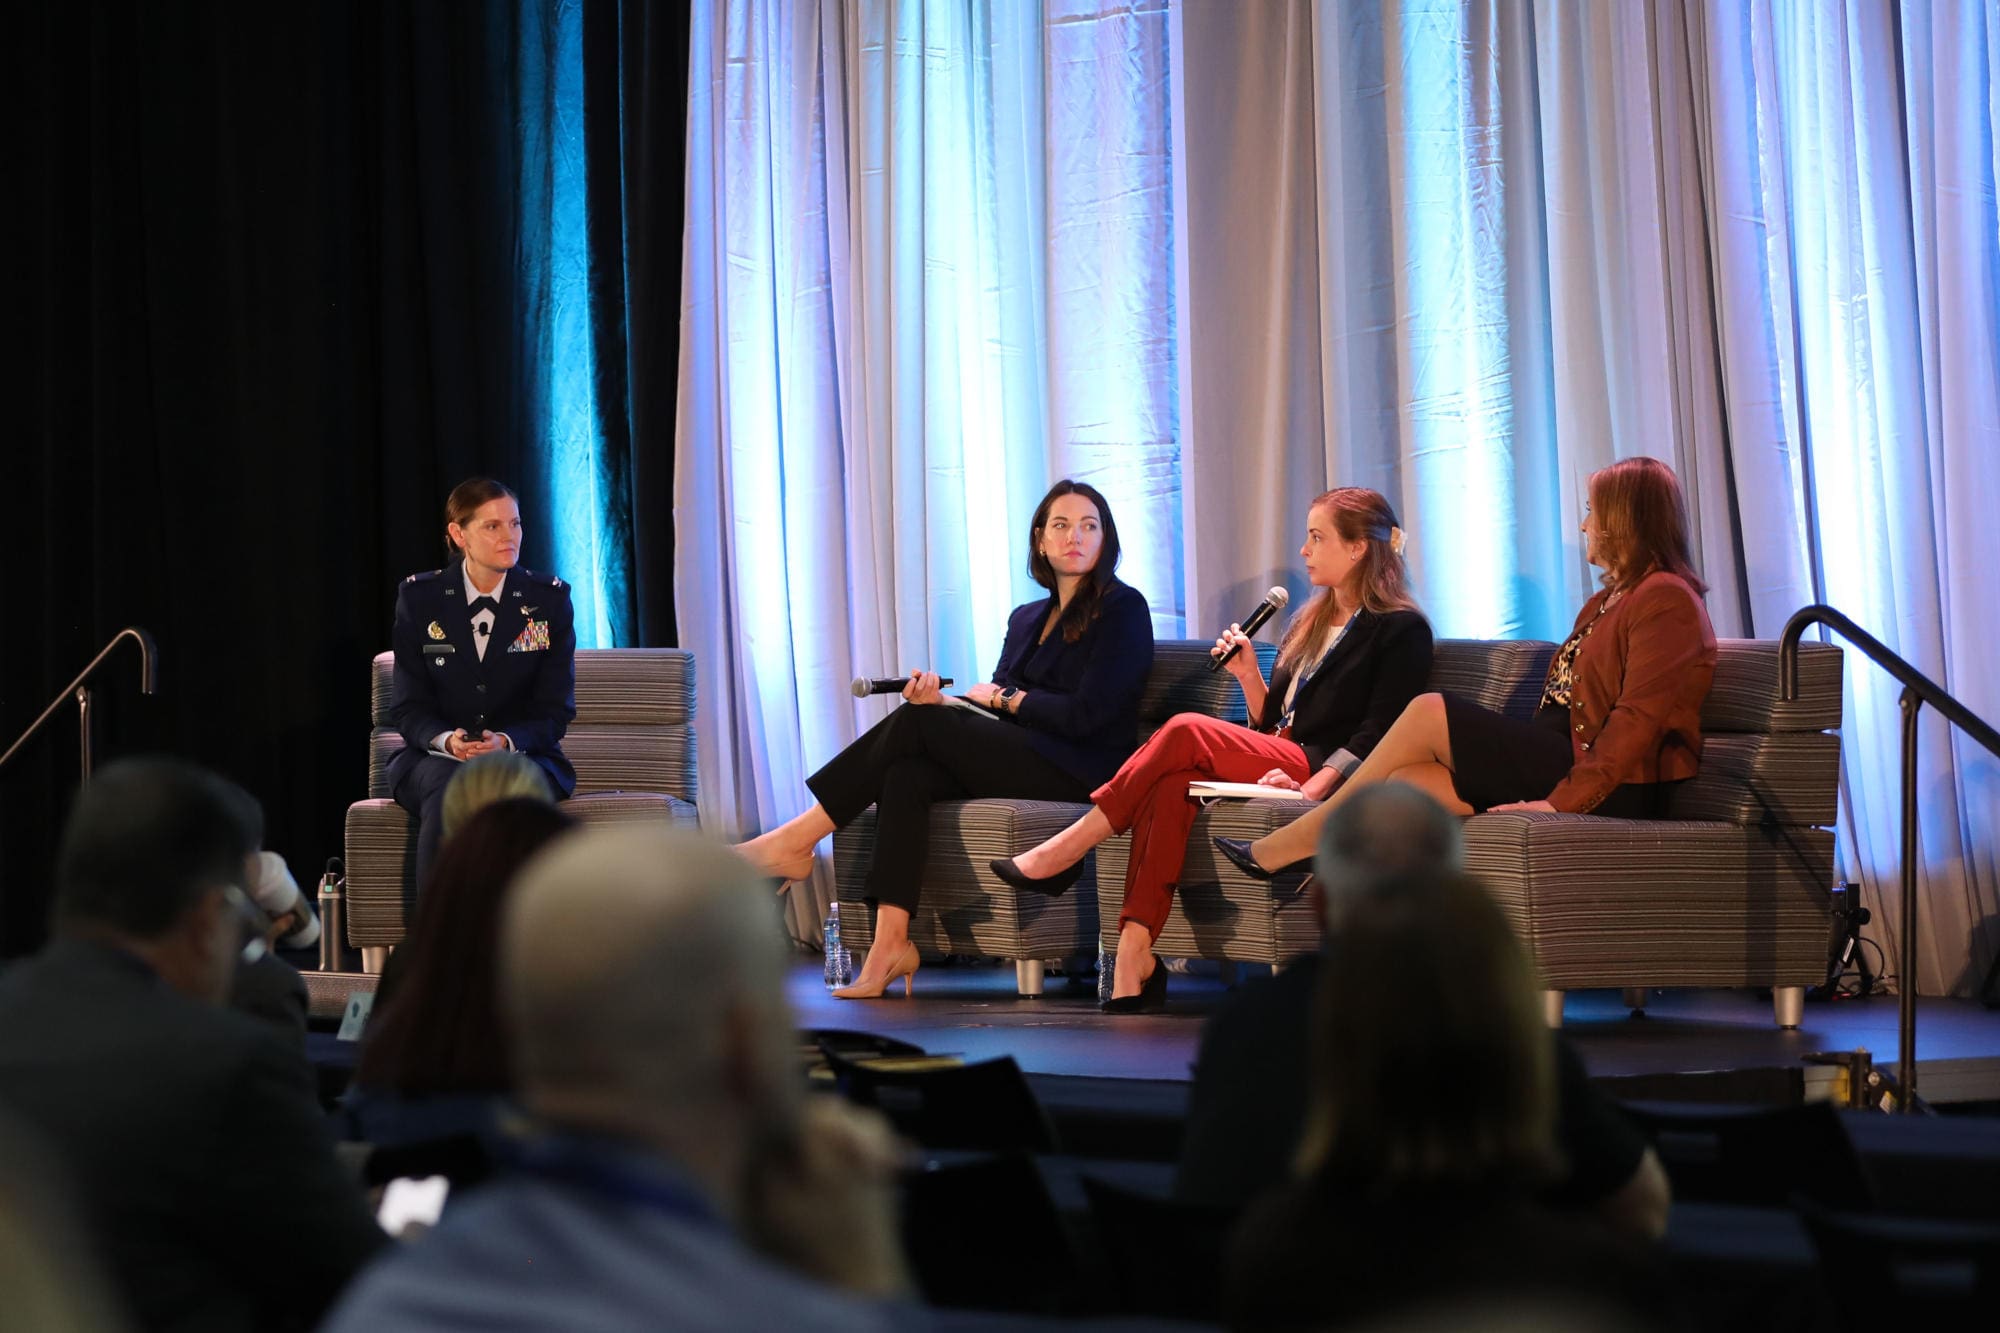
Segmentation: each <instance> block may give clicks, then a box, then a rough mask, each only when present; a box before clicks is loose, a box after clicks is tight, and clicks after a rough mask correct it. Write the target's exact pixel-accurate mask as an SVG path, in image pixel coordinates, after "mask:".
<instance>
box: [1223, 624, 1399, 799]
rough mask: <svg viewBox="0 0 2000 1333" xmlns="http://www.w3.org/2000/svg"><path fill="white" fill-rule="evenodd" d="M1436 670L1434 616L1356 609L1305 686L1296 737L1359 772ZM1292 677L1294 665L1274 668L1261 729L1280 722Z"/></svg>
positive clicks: (1311, 752)
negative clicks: (1432, 629)
mask: <svg viewBox="0 0 2000 1333" xmlns="http://www.w3.org/2000/svg"><path fill="white" fill-rule="evenodd" d="M1430 678H1431V622H1430V621H1428V620H1425V619H1424V617H1423V613H1422V612H1420V611H1383V612H1374V611H1356V612H1355V613H1354V619H1353V620H1351V621H1349V622H1348V625H1347V633H1345V634H1343V635H1341V636H1340V642H1339V643H1337V644H1335V645H1334V648H1333V652H1332V653H1330V654H1329V655H1328V656H1327V660H1326V662H1325V664H1324V665H1322V666H1321V667H1320V669H1319V670H1318V671H1316V672H1314V673H1313V677H1312V679H1311V680H1308V681H1307V682H1306V683H1305V684H1304V685H1302V686H1300V687H1299V697H1298V700H1297V706H1296V707H1295V708H1294V709H1293V710H1292V739H1293V740H1295V741H1297V742H1298V743H1299V745H1300V746H1302V747H1303V748H1304V749H1305V752H1306V762H1308V763H1310V764H1311V765H1312V766H1313V767H1314V768H1315V769H1317V768H1319V767H1320V766H1321V765H1322V764H1324V763H1326V761H1327V760H1328V759H1333V760H1334V761H1335V765H1334V766H1335V767H1337V768H1339V769H1340V771H1341V772H1343V773H1351V772H1353V771H1354V769H1355V767H1356V766H1357V765H1359V764H1360V763H1361V761H1362V760H1363V759H1366V758H1367V757H1368V754H1369V752H1370V751H1371V750H1373V749H1374V748H1375V743H1376V742H1377V741H1379V740H1381V739H1382V733H1383V732H1385V731H1387V730H1388V729H1389V724H1390V723H1392V722H1394V721H1395V720H1396V718H1397V716H1398V715H1400V714H1401V713H1402V711H1403V710H1404V709H1405V708H1407V707H1409V703H1410V700H1412V699H1414V698H1416V697H1417V696H1418V695H1419V694H1421V693H1423V691H1424V686H1425V685H1427V684H1428V683H1429V682H1430ZM1291 681H1292V671H1291V668H1290V667H1279V668H1278V669H1277V670H1276V671H1274V672H1272V673H1271V687H1270V690H1269V691H1268V692H1267V693H1266V694H1265V695H1264V712H1263V715H1262V716H1261V717H1259V718H1258V719H1257V728H1258V730H1260V731H1273V730H1275V729H1276V728H1277V725H1278V719H1279V718H1281V717H1283V716H1284V712H1285V690H1286V689H1287V687H1289V686H1290V684H1291Z"/></svg>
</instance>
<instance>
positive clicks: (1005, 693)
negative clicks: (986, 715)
mask: <svg viewBox="0 0 2000 1333" xmlns="http://www.w3.org/2000/svg"><path fill="white" fill-rule="evenodd" d="M1020 692H1021V689H1020V687H1019V686H1017V685H1009V686H1008V687H1007V688H1006V689H1004V690H1002V691H1000V711H1001V712H1003V713H1011V712H1013V711H1014V710H1013V709H1011V708H1009V707H1008V706H1007V703H1008V701H1009V700H1010V699H1012V698H1013V697H1014V696H1015V695H1017V694H1019V693H1020Z"/></svg>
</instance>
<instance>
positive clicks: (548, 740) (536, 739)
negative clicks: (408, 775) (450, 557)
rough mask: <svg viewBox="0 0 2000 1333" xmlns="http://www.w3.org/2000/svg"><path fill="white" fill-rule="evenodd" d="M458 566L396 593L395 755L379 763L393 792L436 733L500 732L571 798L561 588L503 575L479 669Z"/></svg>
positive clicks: (567, 611)
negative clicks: (385, 765)
mask: <svg viewBox="0 0 2000 1333" xmlns="http://www.w3.org/2000/svg"><path fill="white" fill-rule="evenodd" d="M461 569H462V567H461V566H460V565H448V566H446V567H445V568H443V569H434V570H432V571H430V572H429V573H428V574H412V575H410V577H408V578H407V579H404V580H403V582H402V584H401V585H400V586H399V587H398V588H397V590H396V625H395V628H394V629H393V630H392V631H391V632H390V636H389V642H390V646H391V647H392V648H394V649H395V652H396V673H395V680H394V688H393V690H392V692H391V694H390V698H389V721H390V723H391V724H392V725H393V726H394V727H395V728H396V730H397V731H400V732H401V733H403V748H402V749H401V750H399V751H397V752H396V754H395V755H394V756H392V757H391V758H390V760H389V781H390V784H391V785H392V786H393V785H394V784H395V782H396V781H397V780H398V779H399V778H400V777H401V776H402V773H403V771H404V770H405V769H406V768H408V767H409V766H410V765H412V764H415V763H417V762H418V761H419V760H421V759H422V758H423V756H424V754H425V753H426V752H427V751H428V750H429V749H430V746H431V742H432V741H433V740H435V739H437V737H438V735H439V733H441V732H446V731H456V730H457V729H458V728H460V727H463V728H465V729H466V730H467V731H469V732H472V733H473V734H475V735H477V734H478V733H479V732H482V731H504V732H506V733H507V738H508V739H509V740H511V741H513V742H514V748H515V749H516V750H519V751H520V752H521V753H522V754H524V755H527V756H528V757H529V758H530V759H532V760H534V761H535V762H536V763H538V764H540V765H541V766H542V770H543V771H544V772H546V773H547V774H548V775H549V780H550V781H551V782H553V783H555V785H556V788H557V790H559V791H561V792H562V794H563V795H565V796H568V795H569V794H570V793H572V792H574V791H575V790H576V769H575V768H574V767H573V766H572V765H571V764H570V762H569V756H567V755H565V754H564V753H563V752H562V738H563V733H564V732H565V731H567V730H568V729H569V724H570V720H571V719H572V718H574V717H575V716H576V620H575V613H574V612H573V611H572V610H571V608H570V602H569V587H568V585H566V584H565V583H564V582H563V581H562V580H561V579H559V578H556V577H555V576H554V575H552V574H537V573H535V572H534V571H533V570H529V569H511V570H509V571H507V582H506V583H505V584H504V585H503V586H502V588H501V595H500V602H501V605H500V610H499V612H498V613H497V614H496V615H495V616H494V619H493V636H492V642H491V643H489V644H487V645H486V657H485V658H484V660H482V659H481V658H480V656H479V650H478V649H477V648H476V647H475V646H474V644H473V633H472V616H471V614H470V613H469V612H468V611H467V610H466V609H465V576H464V574H463V573H462V572H461Z"/></svg>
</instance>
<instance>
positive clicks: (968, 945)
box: [833, 639, 1276, 995]
mask: <svg viewBox="0 0 2000 1333" xmlns="http://www.w3.org/2000/svg"><path fill="white" fill-rule="evenodd" d="M1213 644H1214V640H1212V639H1162V640H1159V641H1157V642H1156V643H1155V644H1154V645H1153V669H1152V672H1151V674H1150V675H1148V676H1147V677H1146V685H1145V691H1144V693H1143V694H1142V695H1141V696H1140V700H1139V735H1138V737H1137V739H1138V740H1140V741H1142V742H1143V741H1144V740H1145V739H1146V738H1147V737H1148V736H1151V735H1152V734H1153V732H1154V731H1156V730H1158V728H1159V726H1160V724H1161V723H1163V722H1165V721H1166V720H1167V719H1168V718H1170V717H1172V716H1174V715H1175V714H1176V713H1208V714H1210V715H1212V716H1214V717H1221V718H1227V719H1229V720H1231V721H1235V722H1241V721H1242V720H1243V717H1244V712H1243V692H1242V691H1241V690H1240V689H1238V688H1237V686H1236V682H1235V680H1234V678H1232V677H1231V676H1230V675H1229V673H1228V672H1226V671H1216V672H1211V671H1210V670H1209V669H1208V653H1209V649H1210V648H1211V647H1212V646H1213ZM1256 647H1257V656H1258V659H1259V660H1260V661H1261V662H1262V663H1263V664H1264V670H1265V673H1266V674H1267V675H1268V674H1269V673H1270V669H1271V663H1272V661H1273V660H1274V659H1275V657H1276V650H1275V649H1273V648H1272V647H1271V645H1269V644H1264V643H1260V644H1258V645H1256ZM1089 810H1090V807H1089V806H1087V805H1075V804H1071V803H1068V802H1064V801H1015V800H977V801H950V802H945V803H943V804H940V805H938V806H936V807H934V808H933V810H932V811H931V846H930V856H929V859H928V860H927V861H926V862H925V863H924V883H923V900H922V905H921V906H920V907H919V908H918V909H917V911H916V913H915V914H914V915H912V916H911V918H910V938H911V939H912V940H913V941H914V942H915V943H916V946H917V948H918V949H919V950H921V951H923V952H925V953H929V954H966V955H977V956H981V957H987V958H1009V959H1012V960H1013V961H1014V977H1015V983H1016V988H1017V989H1018V990H1019V991H1020V993H1021V994H1023V995H1040V994H1041V993H1042V964H1043V960H1044V959H1049V958H1063V957H1067V956H1070V955H1077V954H1086V955H1087V954H1091V953H1094V952H1096V950H1097V903H1098V895H1097V892H1096V890H1095V887H1094V884H1093V880H1092V874H1093V871H1092V869H1091V867H1090V865H1089V864H1086V866H1085V868H1084V873H1083V877H1082V878H1081V879H1080V880H1078V881H1077V883H1076V884H1075V886H1074V887H1072V888H1071V889H1070V891H1069V892H1068V893H1066V894H1063V895H1062V896H1061V897H1059V898H1049V897H1044V896H1043V895H1041V894H1039V893H1022V892H1020V891H1019V890H1017V889H1014V888H1012V887H1011V886H1009V885H1007V884H1004V883H1002V882H1001V881H1000V879H999V878H998V877H997V876H995V875H994V874H993V872H992V871H991V870H990V869H988V868H987V863H988V862H989V861H992V860H993V859H994V858H996V857H1002V856H1012V855H1014V854H1015V853H1016V852H1023V851H1026V850H1027V849H1028V848H1030V847H1032V846H1034V845H1035V844H1036V843H1038V842H1040V841H1042V840H1043V839H1044V838H1047V837H1050V836H1052V835H1053V834H1056V833H1059V832H1061V831H1062V830H1063V829H1065V828H1067V827H1069V825H1071V824H1072V823H1074V822H1076V821H1077V820H1078V819H1080V818H1082V817H1083V816H1084V815H1085V814H1087V813H1088V812H1089ZM874 852H875V811H874V809H873V808H872V807H871V808H870V809H869V810H868V811H867V812H866V813H865V814H863V815H862V816H861V817H860V818H859V819H857V820H855V821H854V822H853V823H852V824H849V825H848V826H847V827H846V828H844V829H842V830H840V831H839V832H838V833H836V834H834V835H833V877H834V887H835V892H836V893H837V895H838V897H839V901H840V903H841V912H840V927H841V940H842V943H843V944H844V945H846V946H848V947H850V948H851V949H853V950H854V953H855V957H856V958H857V959H859V957H860V956H861V951H862V950H864V949H866V948H867V947H868V944H869V942H870V941H871V940H873V939H874V936H875V922H874V914H873V913H872V912H871V911H870V910H869V909H868V905H867V903H866V902H864V901H863V900H862V889H863V880H864V877H865V876H866V874H867V871H868V862H869V859H870V858H871V857H872V856H873V855H874ZM1120 873H1121V874H1122V873H1123V872H1122V870H1121V872H1120Z"/></svg>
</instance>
